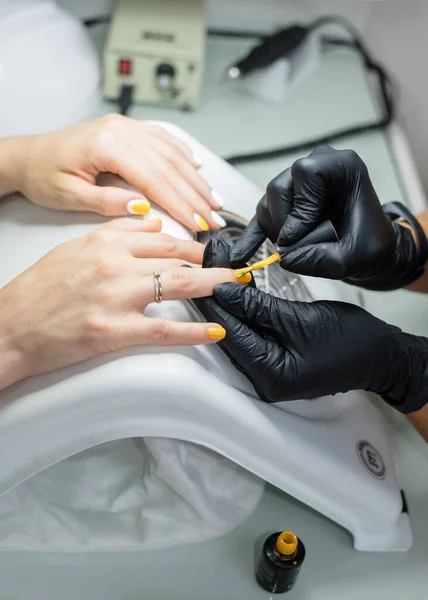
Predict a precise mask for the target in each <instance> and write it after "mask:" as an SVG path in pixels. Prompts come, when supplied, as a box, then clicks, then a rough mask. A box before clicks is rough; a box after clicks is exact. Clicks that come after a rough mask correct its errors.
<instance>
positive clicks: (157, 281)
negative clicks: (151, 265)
mask: <svg viewBox="0 0 428 600" xmlns="http://www.w3.org/2000/svg"><path fill="white" fill-rule="evenodd" d="M153 283H154V288H155V302H156V303H157V304H160V303H161V302H162V300H163V296H162V282H161V274H160V273H159V271H154V272H153Z"/></svg>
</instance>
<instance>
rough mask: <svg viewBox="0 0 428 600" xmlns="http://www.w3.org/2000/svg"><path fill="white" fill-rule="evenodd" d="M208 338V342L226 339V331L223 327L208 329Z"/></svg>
mask: <svg viewBox="0 0 428 600" xmlns="http://www.w3.org/2000/svg"><path fill="white" fill-rule="evenodd" d="M208 337H209V338H210V340H223V339H224V338H225V337H226V329H224V327H209V328H208Z"/></svg>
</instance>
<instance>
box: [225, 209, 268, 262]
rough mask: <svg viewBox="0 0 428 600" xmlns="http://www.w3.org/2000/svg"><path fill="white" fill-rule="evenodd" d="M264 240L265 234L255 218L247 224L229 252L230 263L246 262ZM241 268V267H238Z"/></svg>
mask: <svg viewBox="0 0 428 600" xmlns="http://www.w3.org/2000/svg"><path fill="white" fill-rule="evenodd" d="M265 239H266V234H265V232H264V231H263V229H262V228H261V226H260V223H259V221H258V219H257V217H256V216H254V217H253V218H252V219H251V221H250V222H249V224H248V226H247V227H246V229H245V230H244V231H243V233H242V235H241V237H240V238H239V240H238V241H237V242H235V244H234V245H233V246H232V248H231V250H230V261H231V263H232V265H233V264H234V263H242V262H244V263H245V262H247V261H248V260H250V258H252V257H253V256H254V254H255V253H256V252H257V250H258V249H259V248H260V246H261V245H262V244H263V242H264V241H265ZM240 266H242V265H240Z"/></svg>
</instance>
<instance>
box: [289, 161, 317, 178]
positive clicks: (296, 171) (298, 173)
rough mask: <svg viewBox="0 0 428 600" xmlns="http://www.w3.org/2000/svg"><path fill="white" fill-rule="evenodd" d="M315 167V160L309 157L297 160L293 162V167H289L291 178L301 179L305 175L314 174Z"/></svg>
mask: <svg viewBox="0 0 428 600" xmlns="http://www.w3.org/2000/svg"><path fill="white" fill-rule="evenodd" d="M315 165H316V160H314V158H312V157H310V156H305V157H304V158H299V159H297V160H296V161H294V163H293V166H292V167H291V170H292V173H293V178H294V177H302V176H305V175H307V174H313V173H314V172H315Z"/></svg>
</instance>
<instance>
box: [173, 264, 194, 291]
mask: <svg viewBox="0 0 428 600" xmlns="http://www.w3.org/2000/svg"><path fill="white" fill-rule="evenodd" d="M190 271H191V269H181V268H180V269H174V270H172V271H171V281H172V286H173V288H174V289H178V290H188V289H189V288H190V287H191V286H192V279H191V277H190Z"/></svg>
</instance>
